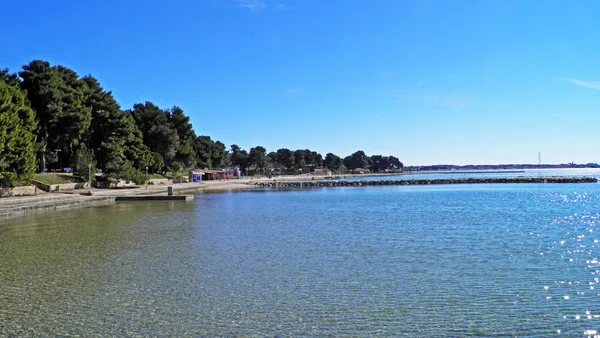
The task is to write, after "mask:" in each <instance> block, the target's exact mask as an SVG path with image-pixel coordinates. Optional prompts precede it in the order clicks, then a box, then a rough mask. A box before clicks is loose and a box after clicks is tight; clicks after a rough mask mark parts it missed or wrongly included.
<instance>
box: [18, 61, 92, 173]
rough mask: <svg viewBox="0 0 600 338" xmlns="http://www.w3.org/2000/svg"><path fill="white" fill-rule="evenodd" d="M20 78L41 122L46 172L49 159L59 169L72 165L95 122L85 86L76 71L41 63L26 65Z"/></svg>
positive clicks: (41, 143)
mask: <svg viewBox="0 0 600 338" xmlns="http://www.w3.org/2000/svg"><path fill="white" fill-rule="evenodd" d="M19 75H20V76H21V78H22V79H23V81H22V82H21V86H22V88H23V89H24V90H25V91H26V92H27V98H28V99H29V102H30V104H31V107H32V108H33V110H34V111H35V113H36V117H37V121H38V127H39V129H38V132H37V133H38V140H39V142H40V144H39V149H40V163H41V164H42V169H45V167H46V160H47V159H52V160H53V161H57V162H58V163H55V167H59V166H60V165H61V164H69V163H70V158H71V156H72V154H73V153H74V149H76V147H77V146H78V145H79V144H80V143H81V140H82V138H83V135H84V134H85V133H86V131H87V129H88V128H89V126H90V123H91V118H92V116H91V109H90V108H89V107H86V106H85V105H84V98H85V84H84V83H83V82H82V81H80V80H79V78H78V76H77V73H75V72H74V71H72V70H70V69H68V68H66V67H63V66H54V67H51V66H50V64H49V63H48V62H46V61H41V60H34V61H32V62H30V63H29V64H27V65H25V66H23V70H22V71H21V72H19ZM47 152H50V154H49V155H50V156H47V154H46V153H47ZM56 164H58V166H57V165H56Z"/></svg>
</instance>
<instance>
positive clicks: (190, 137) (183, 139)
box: [169, 106, 196, 168]
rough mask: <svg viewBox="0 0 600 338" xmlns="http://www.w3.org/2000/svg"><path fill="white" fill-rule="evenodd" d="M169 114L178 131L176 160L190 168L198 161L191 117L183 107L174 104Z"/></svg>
mask: <svg viewBox="0 0 600 338" xmlns="http://www.w3.org/2000/svg"><path fill="white" fill-rule="evenodd" d="M169 114H170V115H169V121H170V123H171V125H172V126H173V128H174V129H175V131H176V132H177V137H178V139H179V146H178V147H177V151H176V153H175V157H174V161H177V162H180V163H181V164H182V165H183V166H184V167H185V168H189V167H190V166H192V165H193V164H194V162H195V161H196V151H195V149H194V142H195V139H196V133H195V132H194V129H193V127H192V124H191V123H190V118H189V117H188V116H186V115H185V114H184V113H183V109H181V108H179V107H177V106H174V107H173V108H171V110H170V111H169Z"/></svg>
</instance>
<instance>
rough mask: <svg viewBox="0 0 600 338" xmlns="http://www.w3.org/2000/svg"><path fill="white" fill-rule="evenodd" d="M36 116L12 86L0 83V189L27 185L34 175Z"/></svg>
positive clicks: (20, 93)
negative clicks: (14, 185) (5, 186)
mask: <svg viewBox="0 0 600 338" xmlns="http://www.w3.org/2000/svg"><path fill="white" fill-rule="evenodd" d="M35 126H36V125H35V114H34V112H33V110H32V109H31V108H30V107H29V106H28V105H27V103H26V102H25V96H24V95H23V93H22V92H21V91H20V90H19V88H17V87H15V86H10V85H8V84H7V83H6V82H4V81H0V185H11V184H13V183H14V182H15V181H26V180H28V179H30V178H31V176H32V175H33V173H34V171H35V134H34V130H35Z"/></svg>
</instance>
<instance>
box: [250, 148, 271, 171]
mask: <svg viewBox="0 0 600 338" xmlns="http://www.w3.org/2000/svg"><path fill="white" fill-rule="evenodd" d="M248 160H249V161H250V164H252V165H254V166H256V168H258V169H259V170H260V171H262V170H263V169H264V168H265V166H266V165H267V149H265V148H264V147H261V146H257V147H254V148H250V152H249V153H248Z"/></svg>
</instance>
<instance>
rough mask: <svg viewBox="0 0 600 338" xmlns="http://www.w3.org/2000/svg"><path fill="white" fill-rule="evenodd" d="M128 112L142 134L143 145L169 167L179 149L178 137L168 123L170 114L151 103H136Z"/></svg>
mask: <svg viewBox="0 0 600 338" xmlns="http://www.w3.org/2000/svg"><path fill="white" fill-rule="evenodd" d="M129 112H130V113H131V115H132V116H133V118H134V119H135V122H136V124H137V126H138V128H140V130H141V132H142V135H143V139H144V144H146V145H147V146H148V147H149V148H150V150H151V151H152V152H156V153H159V154H160V156H162V158H163V160H164V161H165V164H166V165H167V166H170V165H171V162H172V161H173V158H174V157H175V155H176V154H177V149H178V148H179V136H178V135H177V130H175V128H174V127H173V125H172V123H171V122H170V119H169V117H170V113H169V112H168V111H164V110H162V109H160V108H159V107H157V106H156V105H154V104H153V103H152V102H146V103H144V104H141V103H137V104H135V105H134V106H133V110H130V111H129Z"/></svg>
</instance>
